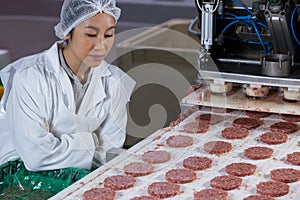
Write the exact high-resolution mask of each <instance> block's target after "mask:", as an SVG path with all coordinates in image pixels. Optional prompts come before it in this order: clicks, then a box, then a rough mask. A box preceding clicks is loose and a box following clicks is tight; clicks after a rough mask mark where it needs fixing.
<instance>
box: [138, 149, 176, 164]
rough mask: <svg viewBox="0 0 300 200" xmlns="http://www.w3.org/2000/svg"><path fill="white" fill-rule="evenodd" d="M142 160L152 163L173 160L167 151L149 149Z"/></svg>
mask: <svg viewBox="0 0 300 200" xmlns="http://www.w3.org/2000/svg"><path fill="white" fill-rule="evenodd" d="M142 160H143V161H144V162H148V163H152V164H159V163H165V162H168V161H170V160H171V154H170V153H169V152H167V151H159V150H157V151H147V152H145V153H143V155H142Z"/></svg>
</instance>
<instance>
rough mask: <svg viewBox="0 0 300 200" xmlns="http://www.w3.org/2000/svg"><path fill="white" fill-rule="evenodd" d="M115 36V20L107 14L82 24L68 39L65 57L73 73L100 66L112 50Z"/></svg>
mask: <svg viewBox="0 0 300 200" xmlns="http://www.w3.org/2000/svg"><path fill="white" fill-rule="evenodd" d="M114 36H115V20H114V18H113V17H112V16H111V15H108V14H106V13H98V14H97V15H95V16H93V17H91V18H89V19H88V20H86V21H84V22H82V23H80V24H79V25H77V26H76V27H75V28H74V30H73V31H72V33H71V34H68V35H67V37H66V38H67V39H68V45H67V47H66V48H65V49H64V56H65V59H66V62H67V64H68V65H69V67H71V69H72V70H73V72H74V71H78V70H79V67H80V66H85V67H95V66H98V65H99V64H100V63H101V62H102V60H103V59H104V58H105V57H106V56H107V54H108V53H109V51H110V50H111V48H112V46H113V43H114Z"/></svg>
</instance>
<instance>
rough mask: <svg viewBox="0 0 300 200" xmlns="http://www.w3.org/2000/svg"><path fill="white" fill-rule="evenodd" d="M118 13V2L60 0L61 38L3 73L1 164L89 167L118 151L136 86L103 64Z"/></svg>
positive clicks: (32, 168) (58, 29)
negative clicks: (106, 155)
mask: <svg viewBox="0 0 300 200" xmlns="http://www.w3.org/2000/svg"><path fill="white" fill-rule="evenodd" d="M119 16H120V9H119V8H117V7H116V5H115V0H65V1H64V3H63V7H62V10H61V18H60V23H59V24H58V25H57V26H56V27H55V33H56V35H57V36H58V37H59V38H60V39H62V40H61V41H58V42H56V43H55V44H54V45H53V46H52V47H51V48H50V49H48V50H46V51H44V52H41V53H39V54H36V55H32V56H28V57H25V58H21V59H19V60H18V61H16V62H14V63H12V64H10V65H8V66H7V67H6V68H4V69H3V70H2V71H1V79H2V82H3V85H4V88H5V92H4V96H3V97H2V99H1V105H0V106H1V115H0V126H1V132H0V146H1V149H0V164H3V163H6V162H8V161H12V160H18V159H20V160H22V161H23V162H24V165H25V167H26V168H27V169H28V170H30V171H41V170H53V169H59V168H67V167H75V168H81V169H91V167H92V166H93V164H95V162H94V163H93V160H94V161H97V162H96V163H98V164H100V163H103V162H104V160H105V152H106V151H107V150H108V149H110V148H111V147H122V145H123V143H124V140H125V128H126V123H127V115H126V104H127V102H128V101H129V97H130V95H131V92H132V90H133V87H134V84H135V83H134V81H133V80H132V79H131V78H130V77H129V76H127V75H126V74H125V73H124V72H123V71H121V70H120V69H119V68H117V67H116V66H114V65H110V64H108V63H107V62H105V61H104V58H105V56H106V55H107V54H108V53H109V51H110V50H111V48H112V45H113V42H114V35H115V24H116V22H117V19H118V18H119Z"/></svg>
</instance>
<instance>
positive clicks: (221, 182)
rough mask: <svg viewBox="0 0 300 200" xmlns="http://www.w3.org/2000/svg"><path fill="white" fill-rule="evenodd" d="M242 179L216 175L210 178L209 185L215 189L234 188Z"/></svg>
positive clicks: (238, 185) (237, 186) (240, 183)
mask: <svg viewBox="0 0 300 200" xmlns="http://www.w3.org/2000/svg"><path fill="white" fill-rule="evenodd" d="M242 182H243V180H242V179H241V178H239V177H236V176H231V175H224V176H216V177H215V178H213V179H211V180H210V186H211V187H213V188H215V189H222V190H234V189H237V188H239V187H240V186H241V185H242Z"/></svg>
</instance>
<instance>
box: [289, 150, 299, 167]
mask: <svg viewBox="0 0 300 200" xmlns="http://www.w3.org/2000/svg"><path fill="white" fill-rule="evenodd" d="M286 161H287V162H289V163H291V164H293V165H300V152H294V153H290V154H287V158H286Z"/></svg>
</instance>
